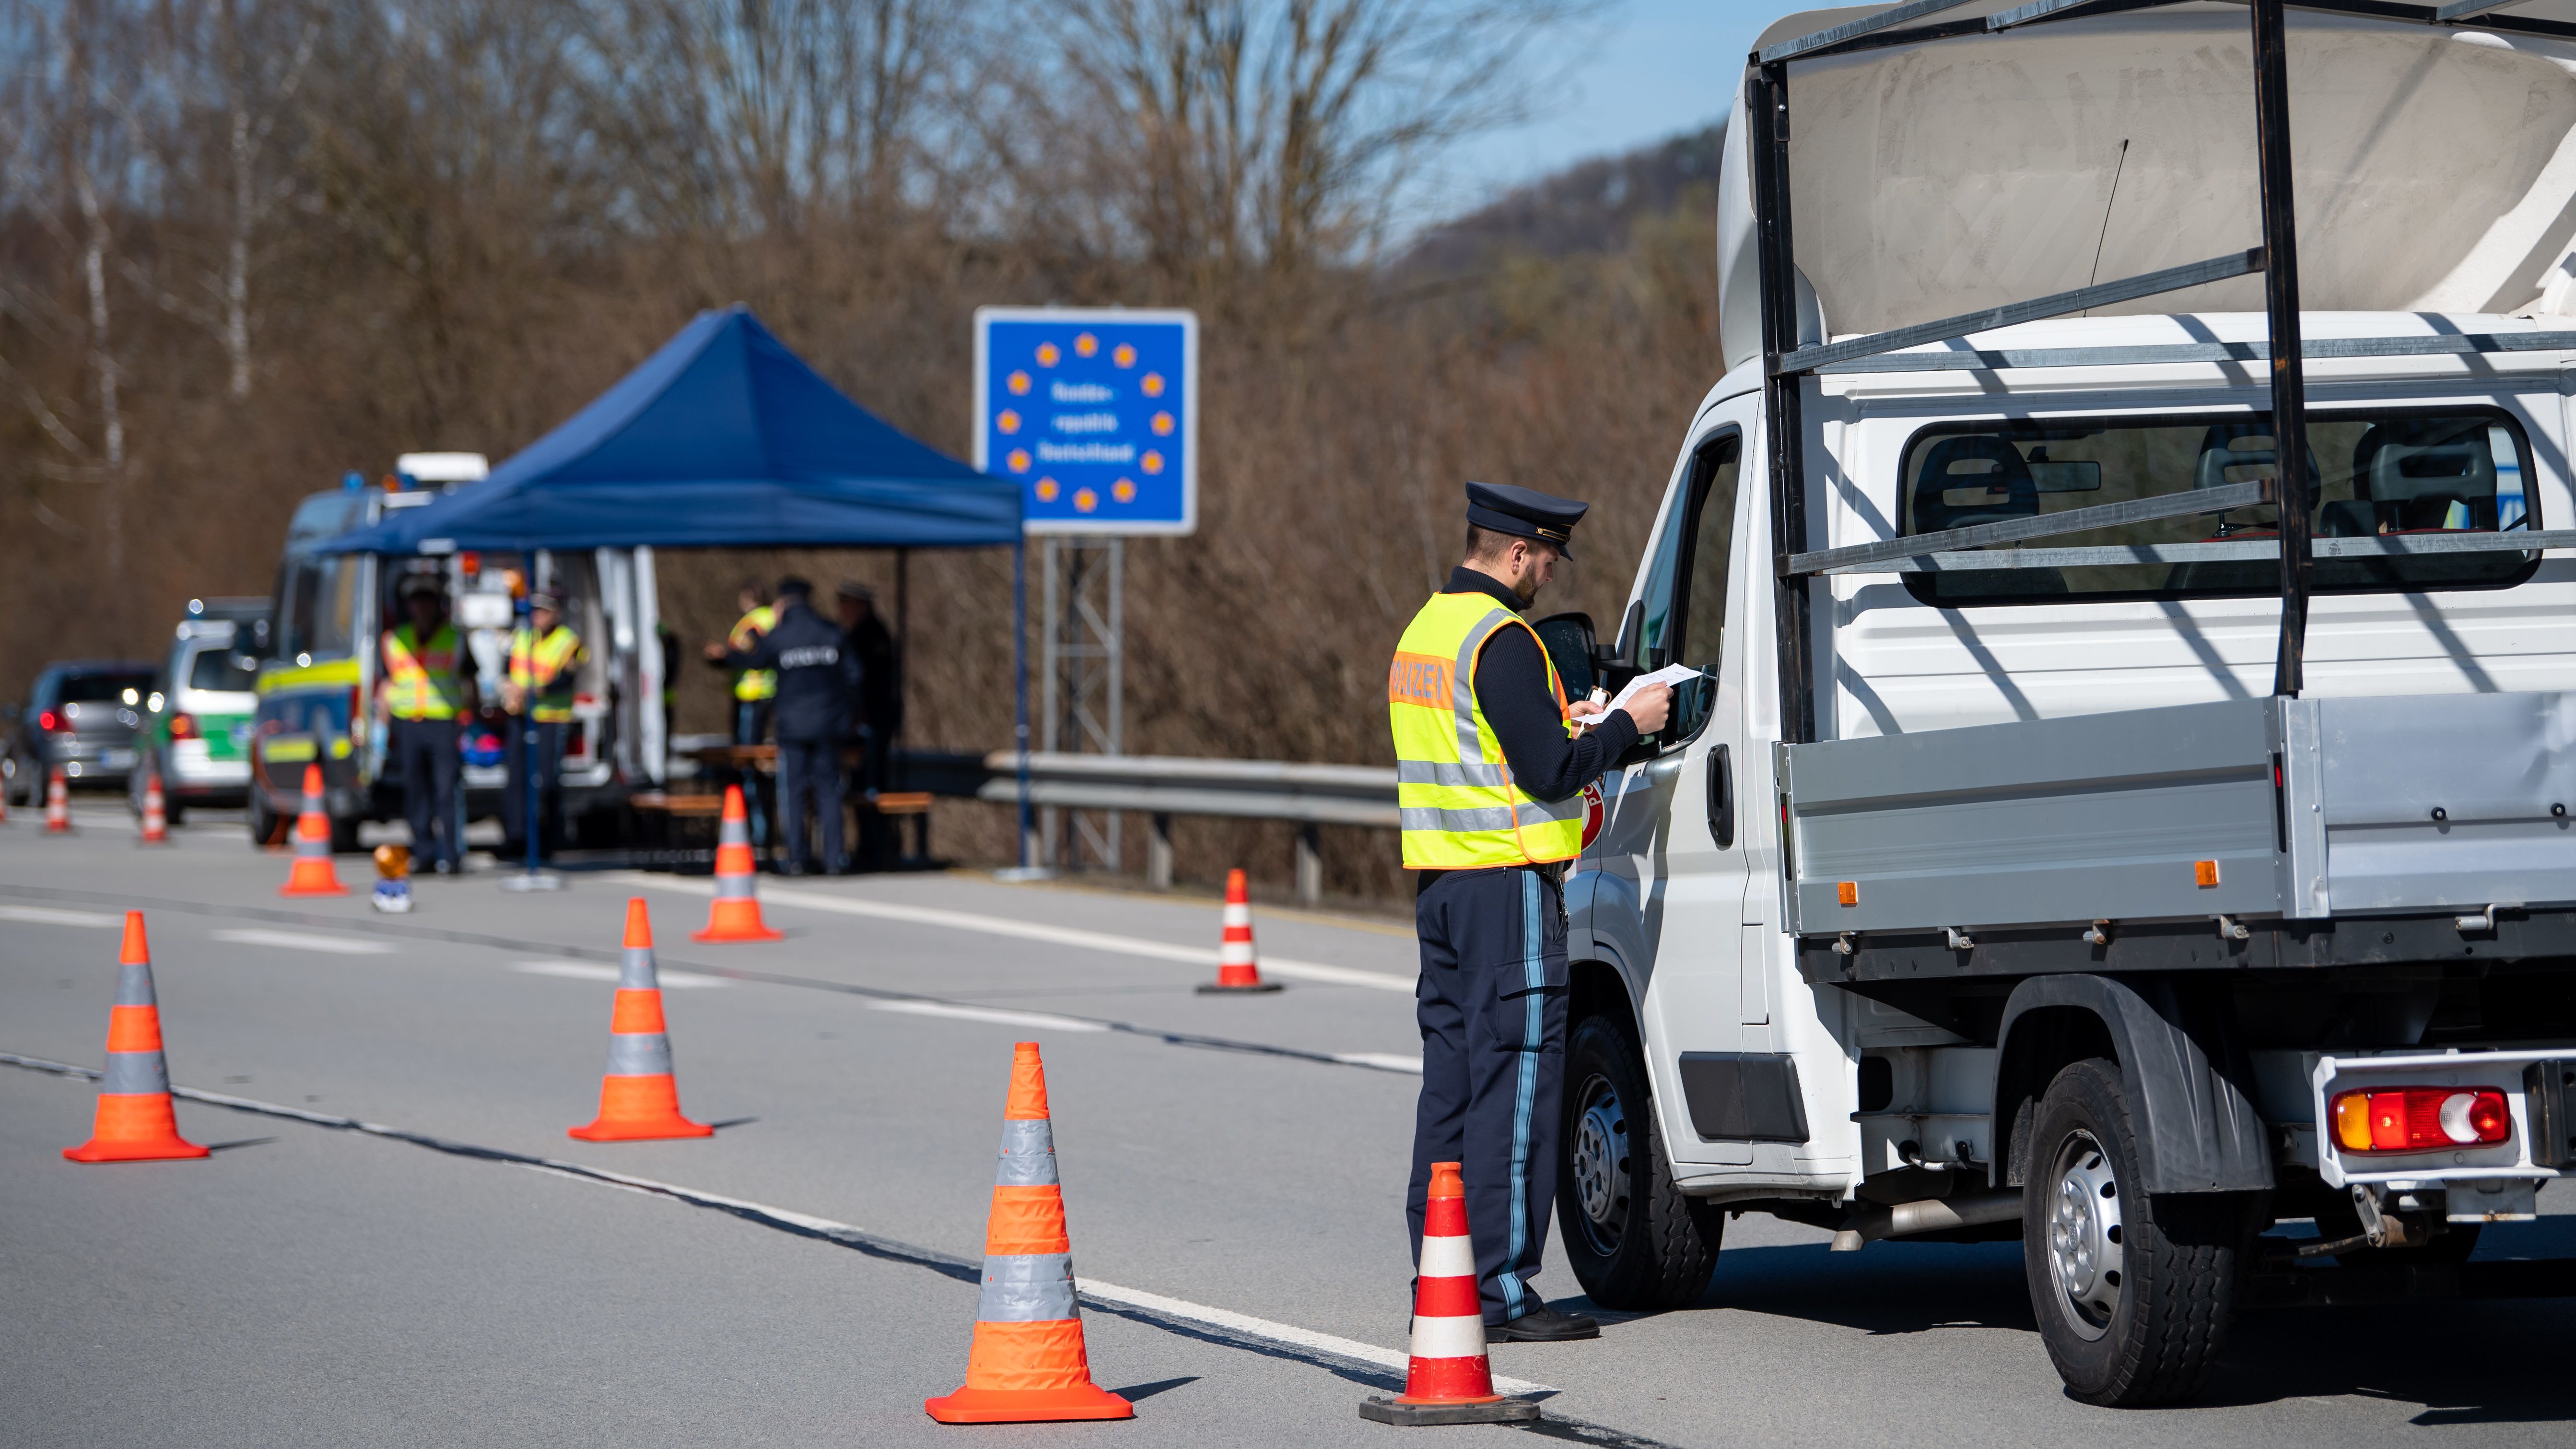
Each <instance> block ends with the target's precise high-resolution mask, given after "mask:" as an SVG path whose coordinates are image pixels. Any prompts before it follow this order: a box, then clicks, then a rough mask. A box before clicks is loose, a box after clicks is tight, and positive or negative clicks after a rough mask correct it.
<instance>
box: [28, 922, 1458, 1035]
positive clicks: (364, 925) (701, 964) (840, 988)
mask: <svg viewBox="0 0 2576 1449" xmlns="http://www.w3.org/2000/svg"><path fill="white" fill-rule="evenodd" d="M0 894H7V895H19V896H35V897H38V898H39V899H44V900H93V901H112V902H118V903H131V904H134V905H136V906H140V907H143V908H146V909H150V910H157V911H169V912H171V913H173V914H177V915H193V916H215V917H223V918H231V919H236V920H253V921H278V922H283V923H287V924H296V925H300V924H304V923H308V922H310V923H313V924H327V925H334V926H345V927H347V928H348V929H351V930H357V931H368V932H372V933H374V934H377V935H382V936H390V937H393V938H395V939H397V940H403V941H426V942H434V943H438V944H443V945H459V946H475V947H482V948H488V949H491V950H495V951H507V952H514V953H515V952H521V951H527V950H530V949H533V948H536V947H539V946H549V947H550V948H551V949H553V950H557V951H561V952H563V953H564V958H565V959H569V960H579V959H582V958H584V957H588V956H595V957H597V958H598V959H600V960H601V961H603V962H607V961H615V960H617V959H618V953H617V952H616V951H614V950H605V949H597V948H591V947H583V946H564V945H559V944H554V943H548V942H537V941H529V940H526V939H524V938H513V937H507V936H486V935H480V934H477V933H475V932H472V931H450V930H445V929H442V928H440V927H436V926H423V925H419V924H405V923H398V922H394V921H343V920H340V919H338V918H336V917H328V916H314V915H309V914H305V913H302V912H296V911H285V910H278V909H275V908H272V907H266V906H231V905H215V904H212V903H210V902H206V901H189V900H171V899H168V898H165V897H159V896H137V895H129V894H125V893H122V892H109V891H80V890H65V889H61V888H58V887H46V886H22V885H14V884H11V883H8V882H5V881H0ZM689 969H691V970H694V971H697V972H701V973H703V974H706V975H709V976H717V977H722V978H723V979H725V980H727V981H753V982H758V983H760V984H762V985H767V986H794V987H798V988H800V989H802V990H806V991H830V992H836V993H838V994H840V995H843V996H856V997H860V998H863V999H865V1000H868V1001H872V1002H873V1001H917V1002H930V1003H933V1004H936V1005H941V1006H967V1005H973V1004H975V1003H968V1002H957V1001H949V1000H946V999H944V998H941V997H936V996H923V995H921V994H920V993H918V992H911V991H891V990H888V989H886V988H884V987H880V986H861V985H858V984H856V983H854V982H848V981H829V980H825V979H823V978H821V977H817V976H797V975H793V974H790V973H788V972H784V971H761V970H756V969H754V968H752V967H748V966H727V965H722V964H719V963H716V962H711V961H692V962H690V963H689ZM1067 1019H1068V1020H1073V1021H1086V1022H1094V1023H1097V1025H1098V1026H1099V1028H1100V1029H1101V1030H1104V1031H1110V1032H1115V1033H1118V1034H1120V1035H1123V1036H1132V1037H1136V1038H1139V1039H1141V1040H1146V1041H1155V1042H1160V1043H1162V1044H1163V1045H1165V1046H1175V1047H1188V1048H1191V1049H1194V1050H1199V1051H1219V1052H1240V1053H1243V1054H1244V1055H1246V1056H1267V1057H1281V1058H1285V1059H1287V1060H1290V1061H1301V1062H1314V1063H1317V1064H1319V1065H1323V1066H1335V1067H1352V1068H1356V1069H1358V1070H1361V1071H1372V1072H1398V1073H1407V1074H1413V1075H1419V1074H1420V1073H1421V1070H1422V1068H1421V1065H1420V1063H1419V1061H1418V1060H1416V1059H1415V1058H1412V1057H1408V1056H1402V1055H1399V1054H1396V1053H1392V1052H1328V1051H1313V1050H1309V1049H1307V1048H1305V1047H1292V1046H1279V1045H1277V1044H1274V1043H1271V1042H1258V1041H1244V1040H1242V1039H1240V1038H1236V1037H1223V1036H1210V1035H1208V1034H1206V1033H1204V1032H1190V1031H1170V1030H1166V1029H1164V1028H1161V1027H1153V1026H1146V1025H1142V1024H1140V1023H1137V1022H1132V1021H1120V1020H1117V1019H1115V1018H1112V1017H1068V1018H1067Z"/></svg>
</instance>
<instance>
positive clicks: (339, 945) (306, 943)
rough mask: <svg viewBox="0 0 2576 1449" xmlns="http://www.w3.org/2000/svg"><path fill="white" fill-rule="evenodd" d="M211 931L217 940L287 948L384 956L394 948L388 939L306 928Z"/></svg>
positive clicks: (338, 954)
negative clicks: (325, 933) (313, 931)
mask: <svg viewBox="0 0 2576 1449" xmlns="http://www.w3.org/2000/svg"><path fill="white" fill-rule="evenodd" d="M211 934H212V935H213V936H214V938H215V939H216V940H218V941H230V942H232V943H234V944H235V945H240V946H275V947H277V948H279V949H280V950H285V951H321V952H324V953H327V954H329V955H333V956H382V955H385V954H387V953H389V952H391V951H392V950H393V949H394V947H393V944H392V943H391V942H389V941H369V940H365V939H362V938H360V937H357V936H316V935H313V934H311V933H310V932H306V931H264V930H259V929H257V928H250V929H244V930H231V931H215V932H212V933H211Z"/></svg>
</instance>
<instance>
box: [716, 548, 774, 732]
mask: <svg viewBox="0 0 2576 1449" xmlns="http://www.w3.org/2000/svg"><path fill="white" fill-rule="evenodd" d="M734 607H736V608H738V609H740V610H742V617H741V618H739V619H736V620H734V621H733V632H732V633H730V634H727V635H726V636H725V642H726V643H727V644H729V645H731V646H732V650H733V652H734V653H736V654H748V653H750V652H751V651H752V649H753V647H754V646H756V645H758V644H759V643H760V636H761V635H763V634H766V633H768V632H769V631H770V630H771V629H774V628H776V627H777V626H778V613H779V611H778V609H777V608H775V607H773V606H772V605H771V604H770V602H769V594H768V591H767V590H765V589H763V588H761V586H760V585H758V584H745V585H743V586H742V592H741V593H739V594H737V595H735V596H734ZM728 667H729V668H730V669H731V671H732V674H733V742H734V743H735V744H737V745H756V744H759V743H760V741H761V739H762V737H763V736H765V735H767V734H768V733H769V712H770V710H771V708H772V707H773V704H774V702H775V701H776V699H777V698H778V671H776V670H774V669H744V668H742V667H740V666H739V665H734V666H728Z"/></svg>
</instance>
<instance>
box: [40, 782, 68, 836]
mask: <svg viewBox="0 0 2576 1449" xmlns="http://www.w3.org/2000/svg"><path fill="white" fill-rule="evenodd" d="M45 833H46V834H47V835H69V834H71V833H72V791H71V787H70V786H69V785H66V784H64V783H63V767H62V766H60V765H56V766H54V772H53V773H52V774H51V775H48V776H46V777H45Z"/></svg>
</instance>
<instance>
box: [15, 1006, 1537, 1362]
mask: <svg viewBox="0 0 2576 1449" xmlns="http://www.w3.org/2000/svg"><path fill="white" fill-rule="evenodd" d="M0 1064H5V1065H8V1066H13V1067H20V1068H24V1069H26V1070H28V1071H35V1072H44V1073H48V1074H50V1075H53V1076H58V1077H69V1078H74V1079H77V1080H82V1081H96V1080H98V1078H99V1076H100V1073H99V1072H98V1071H97V1070H95V1069H94V1068H90V1067H82V1066H75V1065H73V1064H71V1063H69V1062H58V1061H53V1060H50V1059H48V1058H45V1057H28V1056H20V1055H18V1054H17V1053H15V1052H0ZM170 1092H171V1095H173V1096H177V1097H184V1098H186V1099H187V1100H189V1101H191V1102H202V1103H205V1104H206V1105H207V1106H210V1107H226V1108H230V1109H231V1110H233V1111H236V1112H247V1113H251V1114H254V1115H257V1116H263V1117H275V1118H280V1119H283V1120H285V1121H289V1122H303V1123H307V1124H310V1125H312V1126H315V1127H329V1128H333V1129H336V1130H338V1131H342V1132H358V1133H364V1134H365V1135H367V1136H370V1137H383V1138H388V1139H390V1140H392V1141H396V1142H407V1143H410V1144H412V1145H413V1146H415V1147H426V1148H429V1149H431V1150H432V1151H435V1152H444V1153H448V1154H450V1155H452V1156H457V1157H472V1158H480V1159H482V1160H483V1161H486V1162H499V1163H506V1164H508V1165H510V1166H513V1167H525V1168H530V1169H533V1170H535V1171H538V1172H543V1173H548V1174H551V1175H553V1176H556V1177H565V1178H570V1179H572V1180H574V1181H577V1182H590V1183H597V1184H599V1185H601V1186H606V1187H616V1188H623V1189H625V1190H627V1191H629V1192H640V1193H649V1194H652V1195H654V1196H657V1197H665V1198H670V1199H673V1200H674V1201H678V1202H683V1203H687V1204H689V1205H690V1206H692V1207H702V1208H709V1209H713V1210H715V1211H718V1212H725V1213H731V1214H732V1215H733V1216H735V1217H738V1218H743V1219H746V1220H748V1221H751V1222H755V1223H760V1224H762V1225H763V1226H767V1227H775V1228H781V1229H784V1230H786V1231H788V1232H792V1233H796V1234H798V1235H799V1236H803V1237H811V1238H822V1239H826V1240H828V1241H831V1242H836V1243H840V1244H842V1245H843V1246H845V1247H852V1248H857V1249H859V1250H860V1251H862V1252H865V1253H868V1254H870V1255H871V1256H874V1257H882V1258H890V1259H895V1260H897V1261H901V1262H908V1263H913V1264H916V1265H918V1266H921V1267H925V1268H931V1269H934V1270H936V1271H938V1272H940V1273H941V1274H943V1275H944V1276H946V1277H950V1278H955V1279H959V1280H960V1281H963V1282H970V1283H972V1282H980V1281H981V1280H982V1277H983V1264H982V1263H981V1262H980V1261H978V1260H974V1259H968V1258H961V1257H958V1256H957V1255H955V1254H953V1253H943V1252H940V1251H939V1250H937V1249H935V1248H922V1247H916V1246H914V1245H912V1244H910V1243H905V1242H900V1241H898V1240H896V1239H893V1238H888V1237H884V1236H881V1235H879V1234H876V1233H871V1232H869V1231H867V1230H866V1229H864V1228H860V1227H855V1226H853V1225H851V1224H849V1223H843V1222H835V1221H833V1220H832V1219H830V1218H823V1217H816V1216H814V1215H813V1214H811V1213H802V1212H798V1211H796V1210H794V1209H793V1208H781V1207H772V1206H770V1205H768V1204H767V1203H759V1202H752V1201H749V1200H747V1199H744V1198H738V1197H727V1196H725V1195H723V1194H721V1193H713V1192H706V1191H703V1190H700V1189H698V1188H691V1187H681V1186H679V1185H677V1184H674V1183H668V1182H657V1181H655V1180H654V1179H652V1178H649V1177H635V1176H632V1175H630V1174H627V1173H623V1172H611V1171H609V1170H607V1169H606V1168H599V1167H588V1166H584V1165H583V1164H581V1163H578V1162H565V1161H563V1160H561V1159H559V1158H552V1157H537V1156H533V1155H531V1154H529V1153H524V1152H512V1151H510V1150H508V1149H507V1148H501V1147H482V1146H477V1145H476V1144H473V1143H470V1142H457V1141H454V1140H452V1139H449V1138H445V1137H435V1136H432V1135H430V1134H429V1133H426V1132H413V1131H409V1130H407V1129H405V1128H400V1127H388V1126H385V1125H383V1124H382V1123H377V1122H367V1121H362V1120H360V1119H359V1118H356V1117H342V1116H338V1115H336V1114H333V1113H329V1112H314V1111H308V1110H306V1109H305V1108H302V1107H289V1106H284V1105H282V1104H280V1103H276V1102H263V1101H260V1100H258V1099H257V1098H253V1097H235V1096H229V1095H227V1094H225V1093H222V1092H208V1091H202V1090H200V1089H198V1088H195V1087H178V1086H174V1087H172V1088H171V1089H170ZM1075 1286H1076V1287H1077V1288H1078V1289H1079V1290H1080V1292H1081V1295H1082V1297H1083V1300H1084V1301H1085V1302H1086V1303H1087V1304H1089V1305H1090V1306H1092V1307H1096V1308H1102V1309H1106V1310H1108V1311H1111V1312H1116V1313H1119V1314H1120V1315H1121V1316H1123V1317H1128V1318H1135V1319H1139V1320H1141V1321H1144V1322H1148V1323H1156V1324H1159V1325H1160V1326H1163V1327H1171V1326H1172V1325H1173V1324H1175V1323H1178V1324H1181V1325H1185V1326H1186V1327H1187V1328H1189V1329H1194V1330H1199V1331H1200V1334H1199V1336H1208V1332H1209V1331H1213V1333H1214V1335H1216V1336H1220V1337H1227V1338H1234V1339H1240V1340H1247V1341H1249V1343H1250V1344H1251V1345H1252V1346H1255V1347H1259V1348H1266V1349H1270V1350H1272V1351H1278V1350H1296V1351H1297V1352H1295V1353H1292V1354H1290V1355H1289V1356H1291V1357H1297V1358H1303V1359H1305V1360H1307V1361H1308V1362H1318V1361H1321V1362H1320V1363H1319V1366H1320V1367H1325V1368H1338V1369H1350V1368H1354V1367H1357V1368H1363V1369H1367V1370H1375V1371H1376V1372H1373V1373H1370V1374H1369V1375H1368V1377H1369V1378H1370V1380H1371V1381H1372V1382H1378V1383H1383V1384H1386V1385H1388V1386H1395V1385H1400V1384H1402V1383H1403V1381H1404V1374H1405V1370H1406V1367H1407V1365H1408V1363H1409V1360H1408V1358H1407V1356H1406V1355H1405V1354H1404V1353H1402V1352H1399V1351H1398V1350H1395V1349H1391V1348H1382V1347H1380V1346H1378V1345H1377V1344H1373V1343H1362V1342H1360V1341H1359V1340H1358V1339H1354V1338H1343V1337H1340V1336H1339V1335H1336V1334H1330V1333H1318V1332H1316V1331H1314V1330H1312V1329H1306V1328H1299V1327H1297V1326H1295V1325H1294V1324H1287V1323H1276V1322H1273V1321H1271V1320H1270V1319H1266V1318H1255V1317H1253V1316H1252V1315H1250V1314H1248V1313H1236V1312H1233V1311H1231V1310H1229V1309H1224V1308H1212V1307H1210V1306H1208V1305H1207V1304H1204V1303H1192V1302H1190V1301H1189V1300H1187V1299H1184V1298H1172V1297H1167V1296H1165V1295H1163V1294H1160V1293H1149V1292H1146V1291H1145V1290H1143V1289H1141V1288H1127V1287H1122V1286H1120V1285H1118V1284H1115V1283H1106V1282H1103V1281H1101V1280H1100V1279H1097V1278H1080V1279H1077V1280H1076V1285H1075ZM1336 1361H1338V1362H1336ZM1494 1387H1496V1388H1497V1389H1500V1390H1502V1391H1504V1392H1506V1393H1515V1394H1534V1393H1535V1394H1546V1393H1555V1392H1556V1390H1555V1389H1553V1388H1550V1387H1549V1386H1548V1385H1546V1384H1540V1383H1532V1382H1530V1381H1529V1380H1526V1379H1515V1378H1508V1377H1505V1376H1504V1375H1501V1374H1496V1375H1494Z"/></svg>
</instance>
